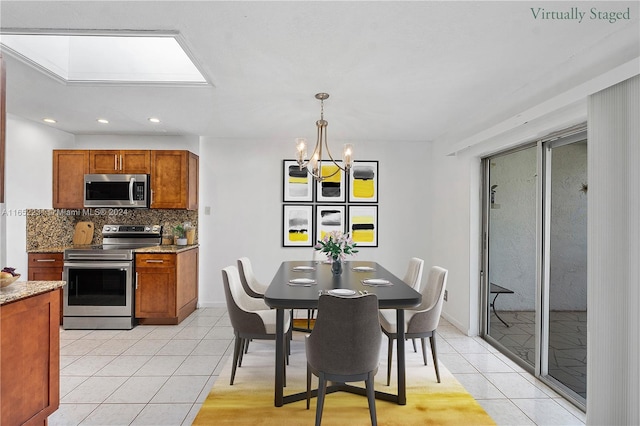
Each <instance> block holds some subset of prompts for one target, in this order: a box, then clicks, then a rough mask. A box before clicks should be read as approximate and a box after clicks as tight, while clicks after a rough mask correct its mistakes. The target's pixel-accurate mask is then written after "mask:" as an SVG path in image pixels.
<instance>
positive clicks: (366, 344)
mask: <svg viewBox="0 0 640 426" xmlns="http://www.w3.org/2000/svg"><path fill="white" fill-rule="evenodd" d="M381 343H382V333H381V332H380V321H379V319H378V298H377V296H376V295H375V294H367V295H364V296H358V297H338V296H332V295H328V294H323V295H321V296H320V298H319V300H318V311H317V316H316V322H315V325H314V327H313V331H312V332H311V334H309V335H307V336H306V339H305V350H306V354H307V409H309V399H310V396H311V374H312V373H313V374H314V375H316V376H318V379H319V384H318V401H317V406H316V426H319V425H320V422H321V421H322V410H323V407H324V399H325V395H326V387H327V381H332V382H339V383H349V382H359V381H364V382H365V384H366V389H367V399H368V402H369V415H370V417H371V424H372V425H376V424H377V419H376V405H375V392H374V389H373V377H374V375H375V374H376V372H377V371H378V363H379V358H380V345H381Z"/></svg>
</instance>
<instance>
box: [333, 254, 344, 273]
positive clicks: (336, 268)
mask: <svg viewBox="0 0 640 426" xmlns="http://www.w3.org/2000/svg"><path fill="white" fill-rule="evenodd" d="M331 273H333V275H340V274H342V260H340V259H339V258H338V259H333V262H331Z"/></svg>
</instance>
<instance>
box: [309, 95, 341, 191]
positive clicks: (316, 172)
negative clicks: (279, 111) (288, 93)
mask: <svg viewBox="0 0 640 426" xmlns="http://www.w3.org/2000/svg"><path fill="white" fill-rule="evenodd" d="M328 97H329V95H328V94H327V93H317V94H316V99H318V100H320V120H318V121H316V127H317V135H316V146H315V148H314V150H313V153H312V155H311V157H310V158H309V159H308V160H306V161H304V159H303V158H299V159H298V165H299V167H300V170H302V169H303V168H304V169H305V170H306V172H307V174H309V175H311V176H313V178H315V179H316V180H317V181H320V182H322V181H324V180H326V179H329V178H331V177H333V176H335V175H336V174H337V173H338V172H340V171H343V172H345V173H347V174H348V173H349V170H350V169H351V167H350V165H349V164H345V165H344V166H341V165H340V164H338V162H337V161H336V160H335V159H334V158H333V155H331V150H330V149H329V143H328V142H327V125H328V124H329V123H328V122H327V121H325V119H324V100H325V99H327V98H328ZM323 144H324V149H326V151H327V155H328V157H329V159H330V161H331V162H332V163H333V164H334V165H335V166H336V168H337V169H336V170H335V171H334V172H333V173H331V174H330V175H327V176H323V175H322V157H323V155H322V151H323V146H322V145H323ZM310 165H311V166H312V168H311V169H309V166H310Z"/></svg>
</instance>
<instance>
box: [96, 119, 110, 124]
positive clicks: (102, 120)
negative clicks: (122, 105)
mask: <svg viewBox="0 0 640 426" xmlns="http://www.w3.org/2000/svg"><path fill="white" fill-rule="evenodd" d="M96 121H97V122H98V123H100V124H109V120H107V119H105V118H98V119H97V120H96Z"/></svg>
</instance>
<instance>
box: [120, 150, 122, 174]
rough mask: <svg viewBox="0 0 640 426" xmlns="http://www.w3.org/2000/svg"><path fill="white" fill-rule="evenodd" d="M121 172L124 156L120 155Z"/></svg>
mask: <svg viewBox="0 0 640 426" xmlns="http://www.w3.org/2000/svg"><path fill="white" fill-rule="evenodd" d="M120 170H122V154H121V155H120Z"/></svg>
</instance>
